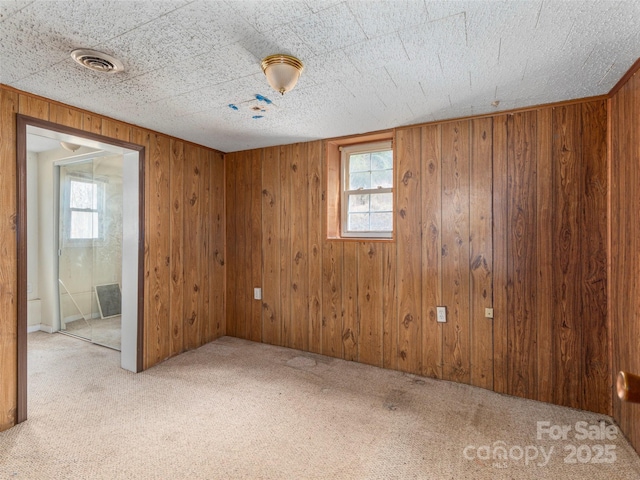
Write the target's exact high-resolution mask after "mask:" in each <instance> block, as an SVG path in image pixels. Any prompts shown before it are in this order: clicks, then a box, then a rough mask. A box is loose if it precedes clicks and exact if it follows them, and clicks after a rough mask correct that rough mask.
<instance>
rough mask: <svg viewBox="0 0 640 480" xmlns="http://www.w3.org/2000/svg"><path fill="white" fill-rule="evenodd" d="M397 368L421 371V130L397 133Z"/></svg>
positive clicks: (414, 129) (415, 371)
mask: <svg viewBox="0 0 640 480" xmlns="http://www.w3.org/2000/svg"><path fill="white" fill-rule="evenodd" d="M396 145H397V146H396V164H395V166H396V170H395V175H396V189H397V193H396V200H397V203H398V204H397V206H396V236H397V266H398V276H397V282H398V283H397V289H398V321H399V330H398V356H399V358H398V369H400V370H403V371H406V372H411V373H420V372H421V371H422V365H421V362H422V343H421V342H420V341H419V340H420V339H422V299H421V296H422V275H421V269H422V252H421V249H422V238H421V236H422V235H421V234H422V232H421V228H420V222H421V219H422V212H421V208H422V207H421V203H422V196H421V193H422V192H421V178H420V170H421V167H420V152H421V129H420V128H411V129H403V130H399V131H398V132H397V134H396Z"/></svg>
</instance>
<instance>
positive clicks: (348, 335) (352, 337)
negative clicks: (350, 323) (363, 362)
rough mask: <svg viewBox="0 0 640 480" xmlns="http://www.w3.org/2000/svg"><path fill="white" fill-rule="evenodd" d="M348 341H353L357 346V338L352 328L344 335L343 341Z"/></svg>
mask: <svg viewBox="0 0 640 480" xmlns="http://www.w3.org/2000/svg"><path fill="white" fill-rule="evenodd" d="M348 340H351V342H352V343H353V344H354V345H355V344H356V337H355V335H354V333H353V330H351V329H350V328H347V329H346V330H345V332H344V334H343V335H342V341H343V342H346V341H348Z"/></svg>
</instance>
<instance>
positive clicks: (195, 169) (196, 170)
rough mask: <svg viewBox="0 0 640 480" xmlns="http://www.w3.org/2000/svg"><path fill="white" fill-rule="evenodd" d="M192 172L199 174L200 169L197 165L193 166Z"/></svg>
mask: <svg viewBox="0 0 640 480" xmlns="http://www.w3.org/2000/svg"><path fill="white" fill-rule="evenodd" d="M193 174H194V175H196V176H198V175H200V169H199V168H198V167H193Z"/></svg>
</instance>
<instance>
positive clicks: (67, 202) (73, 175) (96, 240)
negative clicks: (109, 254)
mask: <svg viewBox="0 0 640 480" xmlns="http://www.w3.org/2000/svg"><path fill="white" fill-rule="evenodd" d="M72 182H81V183H88V184H92V185H95V186H96V188H97V196H98V198H97V208H95V209H93V208H73V207H72V206H71V183H72ZM106 188H107V182H106V181H105V180H104V179H102V178H100V177H96V176H94V175H83V174H82V173H80V172H66V173H65V179H64V192H63V206H64V207H63V208H64V228H63V229H62V230H63V235H62V246H64V247H90V246H94V245H102V244H104V242H105V239H106V232H105V223H104V216H105V211H106V208H105V198H106ZM73 212H91V213H97V214H98V235H97V236H96V237H93V238H71V217H72V213H73Z"/></svg>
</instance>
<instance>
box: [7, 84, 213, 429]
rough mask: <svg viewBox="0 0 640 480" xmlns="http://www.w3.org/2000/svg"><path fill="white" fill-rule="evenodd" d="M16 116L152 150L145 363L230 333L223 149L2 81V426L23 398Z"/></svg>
mask: <svg viewBox="0 0 640 480" xmlns="http://www.w3.org/2000/svg"><path fill="white" fill-rule="evenodd" d="M16 113H21V114H24V115H28V116H31V117H36V118H40V119H44V120H48V121H51V122H55V123H59V124H62V125H66V126H70V127H74V128H77V129H81V130H85V131H90V132H94V133H98V134H102V135H104V136H107V137H110V138H116V139H120V140H125V141H130V142H132V143H136V144H139V145H143V146H144V147H145V148H146V150H145V152H146V158H145V175H146V176H145V190H146V192H145V198H144V202H145V217H146V222H145V239H144V248H145V270H144V302H145V318H144V332H145V339H144V368H149V367H151V366H153V365H155V364H157V363H158V362H160V361H162V360H164V359H166V358H168V357H170V356H173V355H177V354H178V353H180V352H183V351H185V350H188V349H192V348H196V347H198V346H200V345H202V344H204V343H206V342H209V341H211V340H213V339H214V338H217V337H220V336H222V335H224V334H225V313H224V291H225V285H224V282H225V269H226V265H225V260H224V251H225V250H224V248H225V246H224V241H225V231H224V228H225V222H224V212H225V209H224V159H223V154H222V153H220V152H217V151H214V150H211V149H207V148H204V147H199V146H196V145H192V144H190V143H187V142H183V141H180V140H178V139H175V138H171V137H168V136H166V135H162V134H159V133H155V132H151V131H148V130H144V129H141V128H137V127H134V126H131V125H128V124H124V123H120V122H117V121H115V120H111V119H109V118H105V117H101V116H99V115H95V114H92V113H89V112H85V111H81V110H77V109H74V108H71V107H68V106H65V105H61V104H58V103H55V102H50V101H47V100H46V99H43V98H40V97H36V96H33V95H29V94H26V93H21V92H18V91H16V90H13V89H9V88H6V87H4V86H0V171H1V174H0V430H4V429H7V428H9V427H11V426H13V424H14V423H15V408H16V394H17V392H16V388H17V383H16V382H17V364H16V362H17V360H16V359H17V343H16V342H17V307H16V301H17V295H18V292H17V291H16V290H17V254H16V251H17V250H16V211H17V209H16V201H17V199H16V118H15V114H16Z"/></svg>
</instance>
